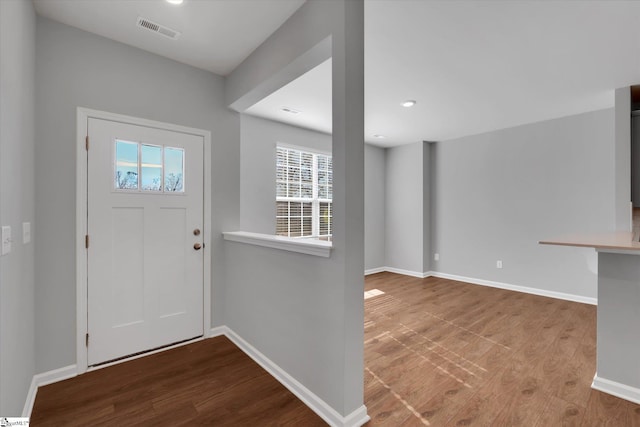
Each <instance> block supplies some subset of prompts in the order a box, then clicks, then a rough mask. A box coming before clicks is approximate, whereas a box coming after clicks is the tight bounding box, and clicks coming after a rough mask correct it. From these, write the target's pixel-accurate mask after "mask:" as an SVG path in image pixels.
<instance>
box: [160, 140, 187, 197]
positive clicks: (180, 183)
mask: <svg viewBox="0 0 640 427" xmlns="http://www.w3.org/2000/svg"><path fill="white" fill-rule="evenodd" d="M183 173H184V150H183V149H181V148H170V147H165V149H164V189H165V191H171V192H183V191H184V177H183Z"/></svg>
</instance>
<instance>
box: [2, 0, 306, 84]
mask: <svg viewBox="0 0 640 427" xmlns="http://www.w3.org/2000/svg"><path fill="white" fill-rule="evenodd" d="M0 1H4V0H0ZM33 3H34V5H35V8H36V12H37V13H38V14H39V15H42V16H45V17H47V18H51V19H53V20H55V21H59V22H62V23H64V24H67V25H71V26H73V27H76V28H80V29H82V30H85V31H89V32H92V33H95V34H99V35H101V36H103V37H107V38H110V39H113V40H116V41H119V42H122V43H125V44H128V45H131V46H135V47H138V48H140V49H143V50H146V51H149V52H153V53H155V54H158V55H161V56H165V57H167V58H171V59H174V60H176V61H179V62H183V63H185V64H189V65H193V66H194V67H198V68H202V69H204V70H208V71H211V72H213V73H216V74H219V75H222V76H226V75H227V74H229V73H230V72H231V71H233V69H234V68H236V67H237V66H238V65H239V64H240V63H241V62H242V61H243V60H244V59H245V58H246V57H247V56H249V54H251V52H253V50H254V49H255V48H256V47H258V46H260V45H261V44H262V42H264V41H265V40H266V39H267V37H269V36H270V35H271V34H272V33H273V32H274V31H275V30H277V29H278V28H279V27H280V26H281V25H282V24H283V23H284V22H285V21H286V20H287V19H288V18H289V17H290V16H291V15H293V13H294V12H295V11H296V10H298V8H299V7H300V6H302V4H304V0H266V1H265V0H185V2H184V3H183V4H181V5H179V6H176V5H172V4H169V3H167V2H165V1H164V0H33ZM139 16H140V17H143V18H146V19H148V20H150V21H152V22H154V23H156V24H161V25H164V26H166V27H169V28H171V29H174V30H177V31H179V32H180V33H181V35H180V37H179V38H178V39H177V40H171V39H168V38H165V37H162V36H159V35H158V34H155V33H152V32H150V31H147V30H143V29H141V28H138V27H137V26H136V21H137V18H138V17H139Z"/></svg>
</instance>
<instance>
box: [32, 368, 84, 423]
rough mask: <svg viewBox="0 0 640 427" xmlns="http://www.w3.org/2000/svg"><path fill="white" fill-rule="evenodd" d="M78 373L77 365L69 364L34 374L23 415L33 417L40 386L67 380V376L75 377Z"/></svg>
mask: <svg viewBox="0 0 640 427" xmlns="http://www.w3.org/2000/svg"><path fill="white" fill-rule="evenodd" d="M76 375H78V371H77V368H76V365H69V366H65V367H64V368H60V369H54V370H53V371H49V372H43V373H41V374H36V375H34V376H33V379H32V380H31V386H30V387H29V393H28V394H27V399H26V401H25V403H24V408H23V409H22V416H23V417H31V411H32V410H33V404H34V403H35V401H36V394H37V393H38V387H41V386H45V385H48V384H53V383H55V382H58V381H62V380H66V379H67V378H73V377H75V376H76Z"/></svg>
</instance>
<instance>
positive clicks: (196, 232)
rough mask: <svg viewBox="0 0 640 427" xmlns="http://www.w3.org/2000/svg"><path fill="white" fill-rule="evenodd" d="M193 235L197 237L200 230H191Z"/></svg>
mask: <svg viewBox="0 0 640 427" xmlns="http://www.w3.org/2000/svg"><path fill="white" fill-rule="evenodd" d="M193 235H194V236H199V235H200V229H199V228H196V229H195V230H193Z"/></svg>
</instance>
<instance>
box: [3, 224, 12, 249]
mask: <svg viewBox="0 0 640 427" xmlns="http://www.w3.org/2000/svg"><path fill="white" fill-rule="evenodd" d="M9 252H11V227H9V226H6V225H5V226H2V255H6V254H8V253H9Z"/></svg>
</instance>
